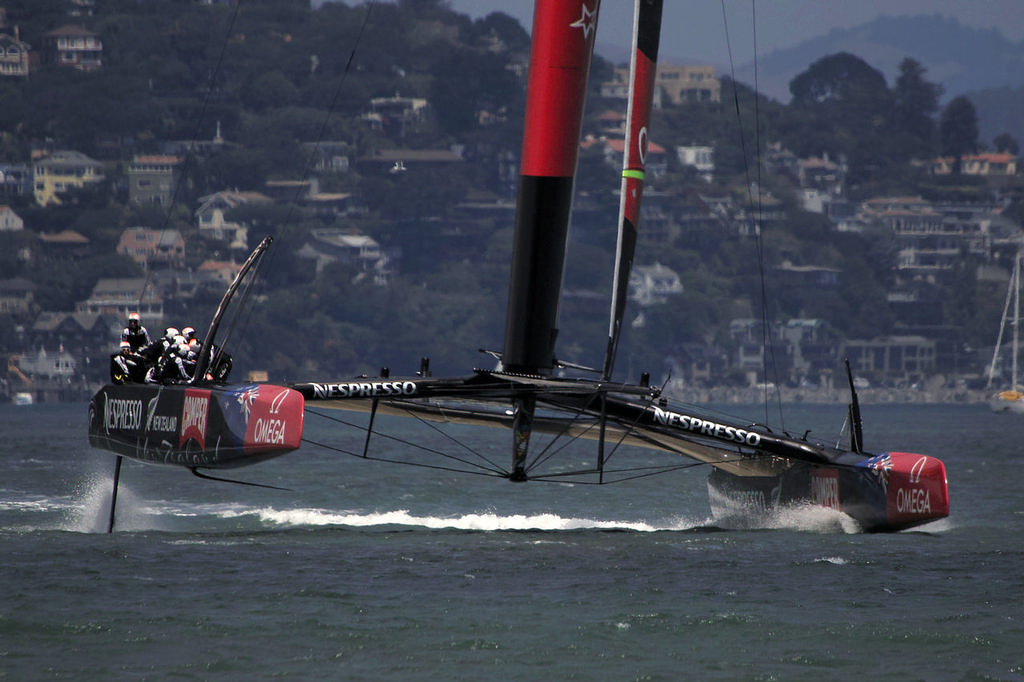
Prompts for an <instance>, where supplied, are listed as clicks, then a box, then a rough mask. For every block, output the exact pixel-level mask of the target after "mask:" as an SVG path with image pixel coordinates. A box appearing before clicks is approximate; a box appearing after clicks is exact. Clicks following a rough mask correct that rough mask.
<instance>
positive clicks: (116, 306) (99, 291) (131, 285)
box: [75, 277, 164, 334]
mask: <svg viewBox="0 0 1024 682" xmlns="http://www.w3.org/2000/svg"><path fill="white" fill-rule="evenodd" d="M75 310H76V312H85V313H100V314H103V315H113V316H114V317H116V318H117V319H118V320H127V319H128V314H129V313H139V315H141V316H142V319H143V324H145V325H146V326H147V327H148V328H149V330H150V333H151V334H152V333H153V329H154V328H157V327H161V326H162V323H163V318H164V302H163V299H162V298H160V296H159V295H157V293H156V292H155V291H154V290H153V287H152V286H150V285H149V284H148V283H147V281H146V279H145V278H144V277H138V278H110V279H100V280H99V281H98V282H96V286H95V287H93V290H92V293H91V294H90V295H89V298H88V299H86V300H85V301H81V302H79V303H77V304H75Z"/></svg>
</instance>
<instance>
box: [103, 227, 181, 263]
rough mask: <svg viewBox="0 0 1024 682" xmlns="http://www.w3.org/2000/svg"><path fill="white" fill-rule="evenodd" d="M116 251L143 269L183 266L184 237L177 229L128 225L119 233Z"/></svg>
mask: <svg viewBox="0 0 1024 682" xmlns="http://www.w3.org/2000/svg"><path fill="white" fill-rule="evenodd" d="M117 252H118V253H120V254H124V255H125V256H128V257H129V258H131V259H132V260H134V261H135V262H136V263H138V264H139V265H141V266H142V267H143V268H145V269H147V270H148V269H150V268H154V267H165V268H183V267H185V238H184V237H182V235H181V232H179V231H178V230H151V229H149V228H148V227H129V228H126V229H125V231H124V232H122V233H121V238H120V239H119V240H118V242H117Z"/></svg>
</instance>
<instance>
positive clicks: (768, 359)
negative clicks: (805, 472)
mask: <svg viewBox="0 0 1024 682" xmlns="http://www.w3.org/2000/svg"><path fill="white" fill-rule="evenodd" d="M750 6H751V25H752V27H751V28H752V36H753V46H754V98H753V99H754V104H753V107H754V145H755V149H754V157H755V159H757V161H758V163H757V168H756V171H755V173H756V184H757V196H756V197H755V196H754V192H753V186H752V184H751V177H750V176H751V171H750V163H749V161H748V160H747V141H746V135H745V134H744V130H743V119H742V116H741V112H740V98H739V88H737V87H736V64H735V60H734V59H733V54H732V41H731V40H730V37H729V18H728V16H727V13H726V9H725V0H721V7H722V23H723V25H724V28H725V42H726V49H727V50H728V53H729V72H730V75H731V78H732V96H733V107H734V109H735V112H736V124H737V126H738V127H739V132H740V148H741V151H742V157H743V176H744V179H745V180H746V185H747V203H748V205H749V210H750V214H751V226H752V227H753V233H754V247H755V251H756V254H757V268H758V275H759V281H760V294H761V348H762V349H764V354H763V359H762V375H763V377H764V381H763V384H764V412H765V419H764V420H765V422H766V423H767V422H768V421H769V418H768V403H769V398H770V395H772V394H774V396H775V399H776V403H777V409H778V413H779V420H780V426H781V428H782V430H783V431H785V422H784V416H783V411H782V393H781V391H780V389H779V380H778V364H777V363H776V361H775V344H774V343H773V342H772V339H771V319H770V316H769V313H768V285H767V273H766V269H765V257H764V240H763V237H762V234H761V218H762V216H763V215H764V189H763V187H762V178H761V163H760V158H761V111H760V101H759V93H760V85H759V83H758V60H757V9H756V0H750ZM769 367H771V376H772V378H773V379H774V381H773V382H769V381H768V377H769ZM772 385H773V386H774V391H773V390H772V388H771V386H772Z"/></svg>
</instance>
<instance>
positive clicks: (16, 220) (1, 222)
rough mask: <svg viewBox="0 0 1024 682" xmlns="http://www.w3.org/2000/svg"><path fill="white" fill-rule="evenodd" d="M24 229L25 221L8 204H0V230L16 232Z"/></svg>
mask: <svg viewBox="0 0 1024 682" xmlns="http://www.w3.org/2000/svg"><path fill="white" fill-rule="evenodd" d="M24 229H25V221H24V220H22V219H21V216H19V215H18V214H17V213H15V212H14V210H13V209H12V208H11V207H10V206H3V205H0V232H17V231H19V230H24Z"/></svg>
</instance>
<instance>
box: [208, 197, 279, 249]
mask: <svg viewBox="0 0 1024 682" xmlns="http://www.w3.org/2000/svg"><path fill="white" fill-rule="evenodd" d="M271 203H273V200H272V199H271V198H270V197H268V196H267V195H265V194H261V193H259V192H239V191H237V190H235V191H230V190H224V191H221V192H217V193H216V194H208V195H206V196H205V197H201V198H200V199H199V208H197V209H196V212H195V214H194V215H195V217H196V223H197V225H198V226H199V235H200V236H201V237H203V238H205V239H213V240H216V241H220V242H226V243H227V244H228V247H229V248H231V249H241V250H244V249H247V248H248V245H249V226H248V225H247V224H245V223H242V222H234V221H232V220H230V219H229V218H228V217H227V216H228V214H229V213H230V212H231V211H233V210H234V209H236V208H238V207H240V206H246V205H268V204H271Z"/></svg>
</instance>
